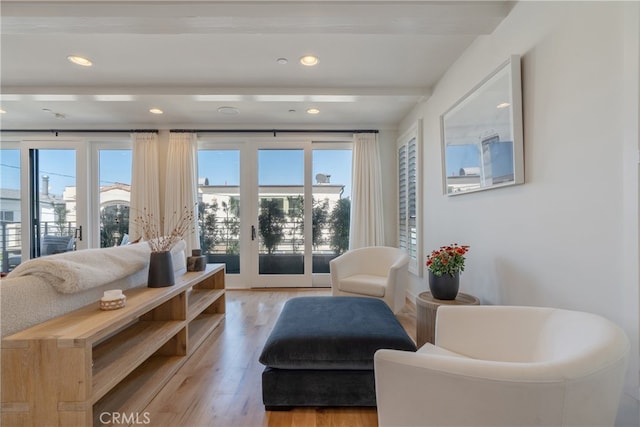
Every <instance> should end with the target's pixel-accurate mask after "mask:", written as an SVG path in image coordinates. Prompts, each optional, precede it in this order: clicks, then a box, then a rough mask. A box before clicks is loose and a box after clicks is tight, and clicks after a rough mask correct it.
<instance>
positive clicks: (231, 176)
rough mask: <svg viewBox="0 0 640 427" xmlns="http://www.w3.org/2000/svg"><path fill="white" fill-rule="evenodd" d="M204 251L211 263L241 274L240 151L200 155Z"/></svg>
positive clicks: (200, 206)
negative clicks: (219, 264)
mask: <svg viewBox="0 0 640 427" xmlns="http://www.w3.org/2000/svg"><path fill="white" fill-rule="evenodd" d="M198 177H199V178H198V221H199V226H200V248H201V249H202V253H203V254H206V255H207V257H208V262H212V263H225V264H226V272H227V274H239V273H240V151H239V150H199V151H198Z"/></svg>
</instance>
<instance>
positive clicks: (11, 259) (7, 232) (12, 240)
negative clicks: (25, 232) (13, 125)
mask: <svg viewBox="0 0 640 427" xmlns="http://www.w3.org/2000/svg"><path fill="white" fill-rule="evenodd" d="M0 166H1V168H0V182H1V184H0V206H2V209H1V212H2V217H1V218H0V220H1V223H0V224H1V227H2V228H1V230H0V233H1V235H0V252H1V253H0V256H2V262H1V264H2V269H1V270H0V271H2V272H3V273H6V272H9V271H11V270H13V268H15V266H16V265H18V264H20V260H21V256H22V243H21V240H20V239H21V226H20V218H21V212H20V203H21V195H20V150H17V149H16V150H14V149H2V150H0Z"/></svg>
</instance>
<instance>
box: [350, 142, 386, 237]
mask: <svg viewBox="0 0 640 427" xmlns="http://www.w3.org/2000/svg"><path fill="white" fill-rule="evenodd" d="M381 173H382V170H381V167H380V151H379V148H378V134H377V133H356V134H354V135H353V179H352V190H351V191H352V194H351V199H352V200H351V222H350V230H349V249H357V248H362V247H365V246H384V244H385V241H384V218H383V209H382V207H383V205H382V203H383V202H382V178H381Z"/></svg>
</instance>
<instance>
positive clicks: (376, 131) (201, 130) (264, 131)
mask: <svg viewBox="0 0 640 427" xmlns="http://www.w3.org/2000/svg"><path fill="white" fill-rule="evenodd" d="M170 132H174V133H272V134H273V136H276V135H277V134H278V133H378V132H379V131H378V130H377V129H344V130H341V129H171V130H170Z"/></svg>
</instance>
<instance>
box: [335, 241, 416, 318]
mask: <svg viewBox="0 0 640 427" xmlns="http://www.w3.org/2000/svg"><path fill="white" fill-rule="evenodd" d="M329 270H330V271H331V291H332V294H333V295H336V296H344V295H348V296H366V297H373V298H378V299H381V300H383V301H384V302H386V303H387V305H388V306H389V307H390V308H391V310H392V311H393V312H394V313H397V312H399V311H400V310H401V309H402V307H404V305H405V302H406V292H407V286H408V280H409V277H408V275H409V257H408V256H407V254H406V253H405V252H404V251H403V250H401V249H398V248H392V247H388V246H369V247H366V248H359V249H353V250H351V251H348V252H345V253H344V254H342V255H340V256H339V257H337V258H334V259H332V260H331V262H330V263H329Z"/></svg>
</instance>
